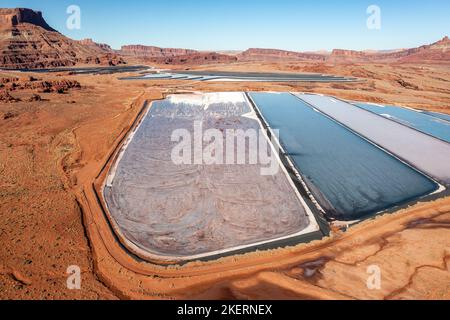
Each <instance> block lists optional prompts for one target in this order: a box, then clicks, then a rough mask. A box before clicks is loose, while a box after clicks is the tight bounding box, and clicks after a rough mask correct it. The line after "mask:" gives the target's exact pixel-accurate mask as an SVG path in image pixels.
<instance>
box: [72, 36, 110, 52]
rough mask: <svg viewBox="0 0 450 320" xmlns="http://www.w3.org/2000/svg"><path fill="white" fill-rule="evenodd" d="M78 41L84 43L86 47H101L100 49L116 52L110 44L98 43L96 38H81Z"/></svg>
mask: <svg viewBox="0 0 450 320" xmlns="http://www.w3.org/2000/svg"><path fill="white" fill-rule="evenodd" d="M78 43H80V44H82V45H83V46H85V47H91V48H94V49H100V50H103V51H105V52H110V53H113V52H114V50H113V49H112V48H111V46H110V45H108V44H106V43H97V42H94V40H92V39H83V40H79V41H78Z"/></svg>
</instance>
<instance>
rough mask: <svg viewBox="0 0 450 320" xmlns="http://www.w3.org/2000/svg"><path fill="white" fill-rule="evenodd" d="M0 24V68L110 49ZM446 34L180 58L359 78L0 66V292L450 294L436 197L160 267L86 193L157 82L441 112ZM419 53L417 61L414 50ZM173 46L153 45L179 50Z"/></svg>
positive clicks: (178, 88) (34, 23)
mask: <svg viewBox="0 0 450 320" xmlns="http://www.w3.org/2000/svg"><path fill="white" fill-rule="evenodd" d="M0 23H1V28H0V29H1V31H0V32H1V37H0V39H1V40H0V45H1V52H2V56H1V61H0V63H3V64H2V66H4V67H5V66H6V65H8V66H9V67H11V68H21V67H48V66H66V65H67V66H68V65H74V64H80V63H84V62H85V61H87V60H86V59H87V58H88V57H93V58H94V60H90V58H89V59H88V60H89V61H94V62H93V63H96V62H95V60H96V58H99V56H98V55H97V53H99V52H104V51H109V48H108V47H107V46H105V45H96V44H95V43H93V41H89V40H87V41H81V42H78V41H73V40H70V39H67V38H66V37H64V36H62V35H61V34H60V33H58V32H55V31H54V30H52V29H51V27H49V26H48V25H47V24H46V23H45V21H43V19H42V15H41V14H39V13H37V12H34V11H31V10H26V9H2V10H0ZM27 33H29V34H30V35H31V38H25V34H27ZM53 41H54V42H53ZM447 43H448V39H444V40H443V41H442V42H439V43H438V44H434V45H432V46H431V47H424V48H423V49H419V50H418V51H415V50H413V51H410V54H406V53H402V54H400V55H401V57H396V58H395V59H396V60H395V61H394V62H392V63H391V62H390V61H389V60H386V61H357V60H356V59H352V60H350V61H348V60H347V59H343V60H340V59H337V60H336V61H330V60H329V59H328V58H327V59H326V60H325V61H322V60H320V59H319V60H303V58H302V60H299V59H300V58H298V59H297V58H295V55H294V58H292V59H291V58H290V57H292V55H291V54H286V53H283V52H282V53H278V52H274V51H271V52H259V53H258V54H259V55H264V54H268V55H271V56H273V55H275V56H277V55H278V54H280V57H282V56H283V55H287V56H289V58H287V57H286V59H284V58H281V59H280V58H279V57H277V58H276V59H272V58H270V57H269V58H267V59H266V58H263V57H258V59H257V60H252V59H249V60H250V61H242V60H240V61H239V60H238V61H228V62H227V63H226V64H224V63H221V61H217V60H216V61H214V63H213V64H208V65H205V64H204V63H203V61H201V59H200V60H199V61H195V62H193V63H192V64H189V62H188V61H186V62H185V63H186V64H184V65H183V68H185V69H195V70H222V71H252V72H257V71H261V72H320V73H329V74H335V75H340V76H354V77H358V78H359V79H360V80H361V81H359V82H355V83H334V84H328V83H261V82H258V83H251V82H245V83H237V82H222V83H221V82H198V81H181V80H171V81H164V80H139V81H120V80H118V79H117V75H75V74H71V73H70V72H64V73H20V72H15V71H0V128H1V130H0V243H1V244H2V246H1V248H0V299H119V298H120V299H133V298H134V299H180V298H185V299H194V298H201V299H450V264H449V261H450V237H449V236H448V234H449V229H450V198H449V197H447V198H442V199H439V200H436V201H431V202H427V203H418V204H416V205H414V206H411V207H409V208H406V209H403V210H400V211H398V212H395V213H392V214H386V215H383V216H380V217H378V218H376V219H373V220H369V221H365V222H363V223H361V224H358V225H356V226H353V227H351V228H349V230H347V231H346V232H342V231H340V230H334V231H333V232H332V234H331V235H330V237H328V238H325V239H322V240H320V241H314V242H312V243H309V244H299V245H297V246H293V247H287V248H282V249H274V250H269V251H258V252H253V253H248V254H242V255H235V256H230V257H226V258H222V259H218V260H214V261H209V262H192V263H188V264H186V265H183V266H169V267H166V266H161V265H157V264H152V263H147V262H143V261H140V260H138V259H136V258H135V257H134V256H133V255H131V254H130V253H129V252H127V251H125V250H124V248H123V246H122V245H121V243H120V242H119V241H118V239H117V238H116V237H115V236H114V233H113V231H112V230H111V228H110V226H109V224H108V222H107V220H106V218H105V215H104V212H103V211H102V208H101V206H100V204H99V202H98V199H97V198H96V195H95V192H94V191H95V190H96V189H97V190H98V187H99V186H100V185H101V183H102V182H103V179H104V178H105V175H106V172H107V170H108V169H109V166H110V164H111V163H110V161H109V160H110V156H112V155H113V154H114V153H115V152H116V150H117V148H118V147H119V146H120V145H121V143H122V141H123V138H124V137H126V136H127V134H128V133H129V132H130V129H131V128H133V125H134V124H135V122H136V120H139V119H140V118H141V117H142V114H143V113H142V111H143V106H144V102H145V101H153V100H156V99H162V98H164V96H166V95H167V94H174V93H182V92H193V91H202V92H217V91H246V90H248V91H263V90H267V91H268V90H270V91H283V92H286V91H299V92H315V93H323V94H328V95H334V96H337V97H340V98H343V99H353V100H361V101H371V102H380V103H389V104H396V105H404V106H409V107H415V108H423V109H427V110H433V111H440V112H445V113H448V114H450V89H449V82H450V63H449V61H448V58H447V55H446V52H445V50H446V48H447ZM53 44H54V45H53ZM150 51H151V50H150ZM156 51H158V50H156ZM398 52H402V50H399V51H398ZM430 52H431V53H430ZM108 54H114V53H108ZM190 54H191V53H189V55H190ZM192 54H193V55H194V56H195V55H197V53H192ZM203 54H205V53H203ZM396 54H397V52H396ZM419 54H420V55H422V57H425V56H426V57H428V58H427V60H430V61H427V63H418V62H413V61H414V59H412V58H411V57H417V55H419ZM183 56H184V54H179V55H176V56H174V57H171V56H168V57H167V56H166V57H159V58H162V59H167V58H173V59H174V60H172V61H171V62H169V63H174V62H177V63H181V61H180V60H179V59H180V58H179V57H183ZM407 57H410V58H411V60H409V61H407V60H404V59H406V58H407ZM128 58H133V57H132V56H127V59H128ZM154 58H158V57H154ZM133 59H134V58H133ZM181 59H183V58H181ZM397 59H399V60H397ZM439 59H443V60H439ZM105 61H106V63H108V62H107V60H105ZM165 61H166V60H161V63H162V64H163V65H164V66H165V67H172V64H169V65H165V64H164V63H165ZM400 62H401V63H400ZM173 68H176V66H175V65H174V66H173ZM131 75H134V74H131V73H129V74H125V75H124V76H131ZM72 265H77V266H79V267H80V269H81V272H82V274H81V289H80V290H69V289H68V288H67V286H66V280H67V276H68V275H67V273H66V271H67V268H68V267H69V266H72ZM370 266H378V267H379V268H380V271H381V276H382V277H381V288H380V289H379V290H371V289H369V288H368V287H367V279H368V272H367V270H368V268H369V267H370Z"/></svg>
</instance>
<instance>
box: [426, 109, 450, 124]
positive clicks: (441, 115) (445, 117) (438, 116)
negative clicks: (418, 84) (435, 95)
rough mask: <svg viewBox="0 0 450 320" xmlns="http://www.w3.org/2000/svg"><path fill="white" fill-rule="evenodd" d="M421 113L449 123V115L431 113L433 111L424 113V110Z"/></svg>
mask: <svg viewBox="0 0 450 320" xmlns="http://www.w3.org/2000/svg"><path fill="white" fill-rule="evenodd" d="M421 112H422V113H424V114H428V115H430V116H433V117H436V118H439V119H442V120H445V121H448V122H450V114H445V113H440V112H433V111H425V110H422V111H421Z"/></svg>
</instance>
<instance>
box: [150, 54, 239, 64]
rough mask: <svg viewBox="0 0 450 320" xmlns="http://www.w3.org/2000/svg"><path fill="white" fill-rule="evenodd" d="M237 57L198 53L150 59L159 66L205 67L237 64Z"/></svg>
mask: <svg viewBox="0 0 450 320" xmlns="http://www.w3.org/2000/svg"><path fill="white" fill-rule="evenodd" d="M237 60H238V59H237V57H234V56H230V55H226V54H219V53H216V52H197V53H191V54H185V55H179V56H173V57H154V58H150V59H149V61H150V62H154V63H158V64H171V65H185V64H189V65H204V64H215V63H231V62H236V61H237Z"/></svg>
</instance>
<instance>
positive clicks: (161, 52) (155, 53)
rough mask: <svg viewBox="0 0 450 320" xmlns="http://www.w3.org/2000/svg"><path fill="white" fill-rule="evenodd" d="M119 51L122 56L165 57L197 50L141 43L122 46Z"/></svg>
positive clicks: (191, 52) (192, 52) (182, 54)
mask: <svg viewBox="0 0 450 320" xmlns="http://www.w3.org/2000/svg"><path fill="white" fill-rule="evenodd" d="M119 53H120V54H122V55H124V56H133V57H138V58H166V57H176V56H185V55H189V54H195V53H198V51H195V50H190V49H176V48H160V47H154V46H143V45H127V46H122V48H121V49H120V50H119Z"/></svg>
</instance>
